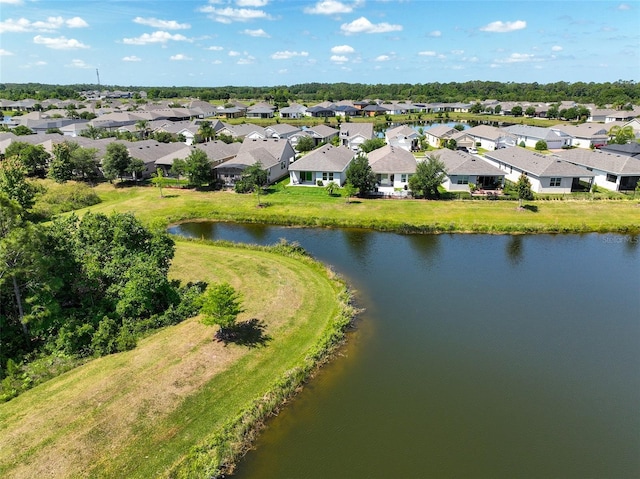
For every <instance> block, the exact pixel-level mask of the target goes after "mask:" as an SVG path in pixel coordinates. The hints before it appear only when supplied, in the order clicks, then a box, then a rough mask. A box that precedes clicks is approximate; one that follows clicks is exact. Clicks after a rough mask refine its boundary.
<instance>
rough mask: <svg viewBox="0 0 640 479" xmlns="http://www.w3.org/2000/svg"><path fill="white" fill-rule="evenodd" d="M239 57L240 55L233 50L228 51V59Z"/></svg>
mask: <svg viewBox="0 0 640 479" xmlns="http://www.w3.org/2000/svg"><path fill="white" fill-rule="evenodd" d="M240 55H242V53H240V52H236V51H235V50H230V51H229V56H230V57H239V56H240Z"/></svg>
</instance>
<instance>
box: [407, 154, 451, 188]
mask: <svg viewBox="0 0 640 479" xmlns="http://www.w3.org/2000/svg"><path fill="white" fill-rule="evenodd" d="M445 176H446V170H445V166H444V163H443V162H442V161H441V160H440V158H438V157H437V156H434V155H430V156H428V157H427V159H426V160H424V161H419V162H418V164H417V165H416V172H415V174H413V175H411V177H410V178H409V188H410V189H411V191H412V192H413V193H414V194H415V195H420V196H423V197H425V198H427V197H432V196H436V197H437V196H439V194H440V193H439V192H438V187H439V186H440V185H441V184H442V182H443V181H444V179H445Z"/></svg>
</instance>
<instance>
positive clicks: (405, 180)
mask: <svg viewBox="0 0 640 479" xmlns="http://www.w3.org/2000/svg"><path fill="white" fill-rule="evenodd" d="M400 182H401V183H406V182H407V174H406V173H402V174H401V175H400Z"/></svg>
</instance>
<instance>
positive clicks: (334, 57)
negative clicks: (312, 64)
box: [329, 55, 349, 63]
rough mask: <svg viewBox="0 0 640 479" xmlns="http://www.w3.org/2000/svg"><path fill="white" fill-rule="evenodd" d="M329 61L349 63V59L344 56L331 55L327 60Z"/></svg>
mask: <svg viewBox="0 0 640 479" xmlns="http://www.w3.org/2000/svg"><path fill="white" fill-rule="evenodd" d="M329 60H331V61H332V62H335V63H346V62H348V61H349V59H348V58H347V57H345V56H344V55H331V58H329Z"/></svg>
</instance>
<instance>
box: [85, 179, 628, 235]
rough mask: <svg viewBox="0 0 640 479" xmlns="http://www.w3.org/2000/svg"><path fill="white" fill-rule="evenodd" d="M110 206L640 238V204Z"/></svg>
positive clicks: (220, 197)
mask: <svg viewBox="0 0 640 479" xmlns="http://www.w3.org/2000/svg"><path fill="white" fill-rule="evenodd" d="M97 192H98V194H99V195H100V197H101V198H102V199H103V202H102V203H101V204H99V205H95V206H92V207H91V208H90V210H91V211H93V212H105V213H108V212H110V211H120V212H125V211H128V212H133V213H135V214H136V215H138V216H139V217H140V218H141V219H143V220H145V221H154V220H158V221H161V222H165V223H174V222H178V221H182V220H187V219H211V220H219V221H238V222H262V223H269V224H282V225H301V226H329V227H331V226H336V227H363V228H373V229H379V230H396V231H412V230H415V231H425V232H449V231H451V232H479V233H482V232H488V233H527V232H547V233H549V232H558V233H562V232H623V233H626V232H629V233H634V232H638V231H640V207H639V202H640V199H638V200H633V199H627V200H595V201H590V200H578V199H575V200H573V199H565V200H563V201H534V202H527V205H530V206H531V208H530V209H525V210H521V209H518V208H517V202H516V201H486V200H485V201H483V200H473V201H471V200H447V201H430V200H421V199H420V200H414V199H404V200H382V199H358V198H352V200H351V202H349V203H347V201H346V199H345V198H344V197H331V196H329V195H328V194H327V193H326V192H325V191H324V189H323V188H316V187H310V188H307V187H289V186H284V185H283V184H278V185H276V186H274V187H272V188H270V193H269V194H266V195H261V197H260V202H261V203H262V204H263V205H265V206H263V207H261V208H258V207H257V205H258V199H257V198H256V197H255V195H251V194H248V195H239V194H236V193H233V192H228V191H211V192H210V191H195V190H186V189H166V188H165V189H164V195H165V197H164V198H160V194H159V191H158V189H157V188H150V187H131V188H114V187H113V186H112V185H106V184H105V185H100V186H99V187H98V188H97Z"/></svg>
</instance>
